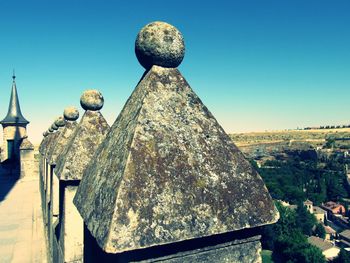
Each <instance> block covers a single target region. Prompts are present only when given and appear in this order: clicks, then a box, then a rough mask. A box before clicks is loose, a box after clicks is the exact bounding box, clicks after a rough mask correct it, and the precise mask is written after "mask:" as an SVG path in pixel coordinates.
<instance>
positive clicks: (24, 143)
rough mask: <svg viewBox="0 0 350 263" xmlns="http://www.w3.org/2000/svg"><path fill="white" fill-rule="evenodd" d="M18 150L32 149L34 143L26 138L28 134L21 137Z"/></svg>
mask: <svg viewBox="0 0 350 263" xmlns="http://www.w3.org/2000/svg"><path fill="white" fill-rule="evenodd" d="M19 149H20V150H34V145H33V144H32V143H31V142H30V141H29V140H28V136H25V137H23V140H22V142H21V145H20V147H19Z"/></svg>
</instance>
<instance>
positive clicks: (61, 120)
mask: <svg viewBox="0 0 350 263" xmlns="http://www.w3.org/2000/svg"><path fill="white" fill-rule="evenodd" d="M55 125H56V126H57V127H63V126H64V125H65V121H64V118H63V117H61V116H60V117H58V118H57V119H56V120H55Z"/></svg>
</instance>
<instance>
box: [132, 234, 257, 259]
mask: <svg viewBox="0 0 350 263" xmlns="http://www.w3.org/2000/svg"><path fill="white" fill-rule="evenodd" d="M260 253H261V244H260V241H259V239H257V238H256V237H254V238H250V239H246V240H237V241H233V242H227V243H223V244H220V245H217V246H212V247H205V248H201V249H196V250H192V251H188V252H181V253H177V254H174V255H171V256H167V257H163V258H156V259H151V260H142V261H137V262H140V263H150V262H166V263H190V262H210V263H222V262H227V263H234V262H236V263H258V262H261V255H260ZM135 262H136V261H135Z"/></svg>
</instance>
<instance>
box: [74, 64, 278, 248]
mask: <svg viewBox="0 0 350 263" xmlns="http://www.w3.org/2000/svg"><path fill="white" fill-rule="evenodd" d="M74 203H75V205H76V207H77V208H78V211H79V212H80V214H81V215H82V217H83V219H84V221H85V224H86V225H87V227H88V228H89V230H90V232H91V233H92V235H93V236H94V237H95V238H96V240H97V242H98V244H99V245H100V246H101V248H103V249H104V250H105V251H106V252H109V253H119V252H123V251H127V250H134V249H140V248H146V247H151V246H157V245H162V244H167V243H173V242H177V241H182V240H187V239H193V238H199V237H205V236H210V235H214V234H219V233H224V232H229V231H236V230H240V229H245V228H252V227H257V226H261V225H265V224H270V223H273V222H275V221H276V220H277V219H278V212H277V210H276V209H275V206H274V204H273V202H272V199H271V197H270V195H269V193H268V191H267V189H266V187H265V185H264V183H263V181H262V179H261V177H260V176H259V175H258V174H257V172H256V171H255V170H254V169H253V168H252V166H251V165H250V163H249V162H248V161H247V160H246V159H245V158H244V156H243V154H242V153H241V152H240V151H239V149H238V148H237V147H236V146H235V145H234V144H233V142H232V141H231V139H230V138H229V136H228V135H227V134H226V133H225V131H224V130H223V129H222V127H221V126H220V125H219V124H218V122H217V121H216V119H215V118H214V117H213V115H212V114H211V113H210V112H209V110H208V109H207V108H206V107H205V106H204V105H203V103H202V102H201V100H200V99H199V98H198V96H197V95H196V94H195V93H194V91H193V90H192V89H191V88H190V86H189V85H188V83H187V82H186V80H185V79H184V78H183V76H182V75H181V73H180V72H179V71H178V70H177V69H175V68H163V67H159V66H153V67H152V68H151V69H150V70H149V71H148V73H147V74H146V75H145V76H144V78H143V79H142V80H141V81H140V82H139V84H138V86H137V87H136V89H135V91H134V92H133V93H132V95H131V96H130V98H129V99H128V101H127V103H126V105H125V106H124V108H123V110H122V112H121V113H120V115H119V116H118V118H117V120H116V121H115V123H114V124H113V126H112V127H111V130H110V132H109V133H108V135H107V137H106V139H105V140H104V141H103V143H102V144H101V145H100V147H99V148H98V149H97V151H96V153H95V155H94V156H93V158H92V159H91V162H90V163H89V164H88V166H87V167H86V169H85V172H84V176H83V179H82V181H81V183H80V186H79V188H78V191H77V194H76V196H75V199H74Z"/></svg>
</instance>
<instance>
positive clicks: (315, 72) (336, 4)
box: [0, 0, 350, 143]
mask: <svg viewBox="0 0 350 263" xmlns="http://www.w3.org/2000/svg"><path fill="white" fill-rule="evenodd" d="M157 20H160V21H166V22H168V23H170V24H173V25H174V26H176V27H177V28H178V29H179V30H180V31H181V32H182V33H183V35H184V38H185V45H186V54H185V58H184V61H183V62H182V64H181V65H180V66H179V69H180V71H181V72H182V74H183V75H184V77H185V78H186V79H187V81H188V82H189V84H190V85H191V87H192V88H193V89H194V90H195V92H196V93H197V94H198V95H199V97H200V98H201V99H202V101H203V102H204V104H205V105H206V106H207V107H208V108H209V110H210V111H211V112H212V113H213V114H214V116H215V117H216V118H217V119H218V121H219V123H220V124H221V125H222V126H223V127H224V129H225V130H226V132H228V133H231V132H241V131H263V130H276V129H293V128H297V127H305V126H317V125H326V124H348V123H350V109H349V106H350V105H349V101H350V1H348V0H342V1H341V0H339V1H338V0H334V1H329V0H317V1H312V0H307V1H305V0H293V1H292V0H290V1H287V0H285V1H281V0H276V1H261V0H256V1H249V0H244V1H243V0H241V1H229V0H227V1H220V0H215V1H199V0H198V1H190V0H187V1H184V0H177V1H165V0H162V1H117V0H115V1H97V0H96V1H88V0H81V1H77V0H69V1H68V0H60V1H49V0H46V1H35V0H31V1H16V0H11V1H5V0H0V90H1V93H0V117H1V118H3V117H5V115H6V113H7V108H8V102H9V96H10V88H11V80H12V79H11V75H12V69H13V68H15V70H16V75H17V88H18V92H19V97H20V102H21V108H22V112H23V114H24V116H25V117H26V118H27V119H28V120H29V121H30V122H31V123H30V124H29V126H28V133H29V139H30V140H31V141H32V142H34V143H38V142H39V141H40V140H41V138H42V135H41V134H42V132H43V131H45V130H46V129H47V128H48V127H49V125H50V124H51V123H52V122H53V120H54V119H55V117H57V116H59V115H61V114H62V112H63V109H64V108H65V107H66V106H69V105H75V106H79V109H80V112H81V114H82V113H83V110H82V109H81V108H80V105H79V98H80V95H81V93H82V92H83V91H84V90H86V89H99V90H100V91H101V92H102V94H103V95H104V97H105V106H104V108H103V109H102V113H103V115H104V116H105V117H106V119H107V121H108V122H109V123H110V124H112V123H113V122H114V120H115V119H116V117H117V116H118V114H119V112H120V110H121V109H122V107H123V105H124V103H125V102H126V100H127V98H128V97H129V95H130V94H131V92H132V91H133V89H134V88H135V85H136V84H137V82H138V81H139V79H140V77H141V76H142V74H143V71H144V70H143V68H142V67H141V65H139V63H138V61H137V59H136V57H135V55H134V42H135V38H136V35H137V33H138V31H139V30H140V29H141V28H142V27H143V26H144V25H146V24H147V23H149V22H152V21H157Z"/></svg>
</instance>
